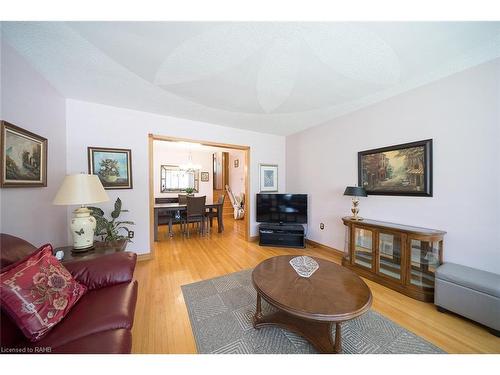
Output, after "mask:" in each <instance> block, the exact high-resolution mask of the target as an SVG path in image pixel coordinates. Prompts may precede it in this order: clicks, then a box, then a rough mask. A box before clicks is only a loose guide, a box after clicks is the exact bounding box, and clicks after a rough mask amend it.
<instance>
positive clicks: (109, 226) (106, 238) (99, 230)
mask: <svg viewBox="0 0 500 375" xmlns="http://www.w3.org/2000/svg"><path fill="white" fill-rule="evenodd" d="M88 208H89V209H90V210H91V211H92V212H91V215H92V216H93V217H94V218H95V220H96V228H95V235H96V236H100V237H101V241H103V242H107V243H110V244H111V245H113V244H118V243H119V242H121V241H127V242H128V241H130V239H129V236H128V234H129V232H130V229H128V227H126V226H125V225H134V222H133V221H128V220H127V221H118V220H117V219H118V217H119V216H120V214H121V213H122V212H128V210H123V209H122V201H121V199H120V198H117V199H116V201H115V206H114V210H113V211H112V212H111V219H107V218H105V217H104V211H103V210H101V209H100V208H99V207H88ZM120 231H122V232H123V231H126V232H127V235H126V236H124V235H122V234H120Z"/></svg>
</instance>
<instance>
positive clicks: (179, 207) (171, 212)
mask: <svg viewBox="0 0 500 375" xmlns="http://www.w3.org/2000/svg"><path fill="white" fill-rule="evenodd" d="M205 208H206V209H207V211H208V212H210V213H212V212H213V210H216V212H217V232H218V233H222V231H223V230H224V222H223V219H222V216H223V215H222V203H219V202H210V201H207V202H206V203H205ZM186 210H187V204H185V203H155V205H154V239H155V241H158V217H159V216H160V215H168V216H169V220H168V234H169V236H170V237H172V236H173V231H172V225H173V219H174V216H175V215H176V213H177V212H179V213H180V212H181V211H186ZM210 227H212V215H210Z"/></svg>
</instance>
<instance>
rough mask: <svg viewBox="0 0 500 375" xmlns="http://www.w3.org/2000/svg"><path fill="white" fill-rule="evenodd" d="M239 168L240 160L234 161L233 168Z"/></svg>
mask: <svg viewBox="0 0 500 375" xmlns="http://www.w3.org/2000/svg"><path fill="white" fill-rule="evenodd" d="M239 166H240V159H234V167H235V168H238V167H239Z"/></svg>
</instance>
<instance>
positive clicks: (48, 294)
mask: <svg viewBox="0 0 500 375" xmlns="http://www.w3.org/2000/svg"><path fill="white" fill-rule="evenodd" d="M86 291H87V287H86V286H85V285H82V284H80V283H79V282H78V281H76V280H75V279H74V278H73V276H72V275H71V274H70V273H69V272H68V270H67V269H66V268H64V266H63V265H62V264H61V263H60V262H59V261H58V260H57V259H56V257H55V256H53V255H52V246H51V245H44V246H42V247H41V248H40V249H38V251H36V252H35V253H33V254H31V255H30V256H29V257H27V258H25V259H23V260H21V261H20V262H18V263H16V264H13V265H12V266H9V267H8V268H7V269H6V270H5V271H4V272H2V273H1V274H0V301H1V303H2V309H4V310H5V311H6V312H7V313H8V314H9V315H10V317H11V318H12V319H13V320H14V321H15V322H16V324H17V325H18V327H19V328H20V329H21V331H23V333H24V335H25V336H26V337H27V338H28V339H29V340H30V341H38V340H40V339H41V338H42V337H43V336H44V335H45V334H47V332H48V331H49V330H50V329H51V328H52V327H54V326H55V325H56V324H57V323H59V322H60V321H61V319H62V318H64V316H66V314H67V313H68V312H69V311H70V310H71V308H72V307H73V306H74V305H75V303H76V302H77V301H78V300H79V299H80V297H81V296H83V295H84V294H85V292H86Z"/></svg>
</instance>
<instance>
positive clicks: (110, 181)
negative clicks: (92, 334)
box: [87, 147, 132, 190]
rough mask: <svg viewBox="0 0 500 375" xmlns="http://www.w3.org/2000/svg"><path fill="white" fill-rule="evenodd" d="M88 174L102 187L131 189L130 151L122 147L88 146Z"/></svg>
mask: <svg viewBox="0 0 500 375" xmlns="http://www.w3.org/2000/svg"><path fill="white" fill-rule="evenodd" d="M87 150H88V162H89V174H95V175H97V176H98V177H99V179H100V180H101V183H102V186H104V189H107V190H111V189H132V151H131V150H130V149H122V148H104V147H88V149H87Z"/></svg>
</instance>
